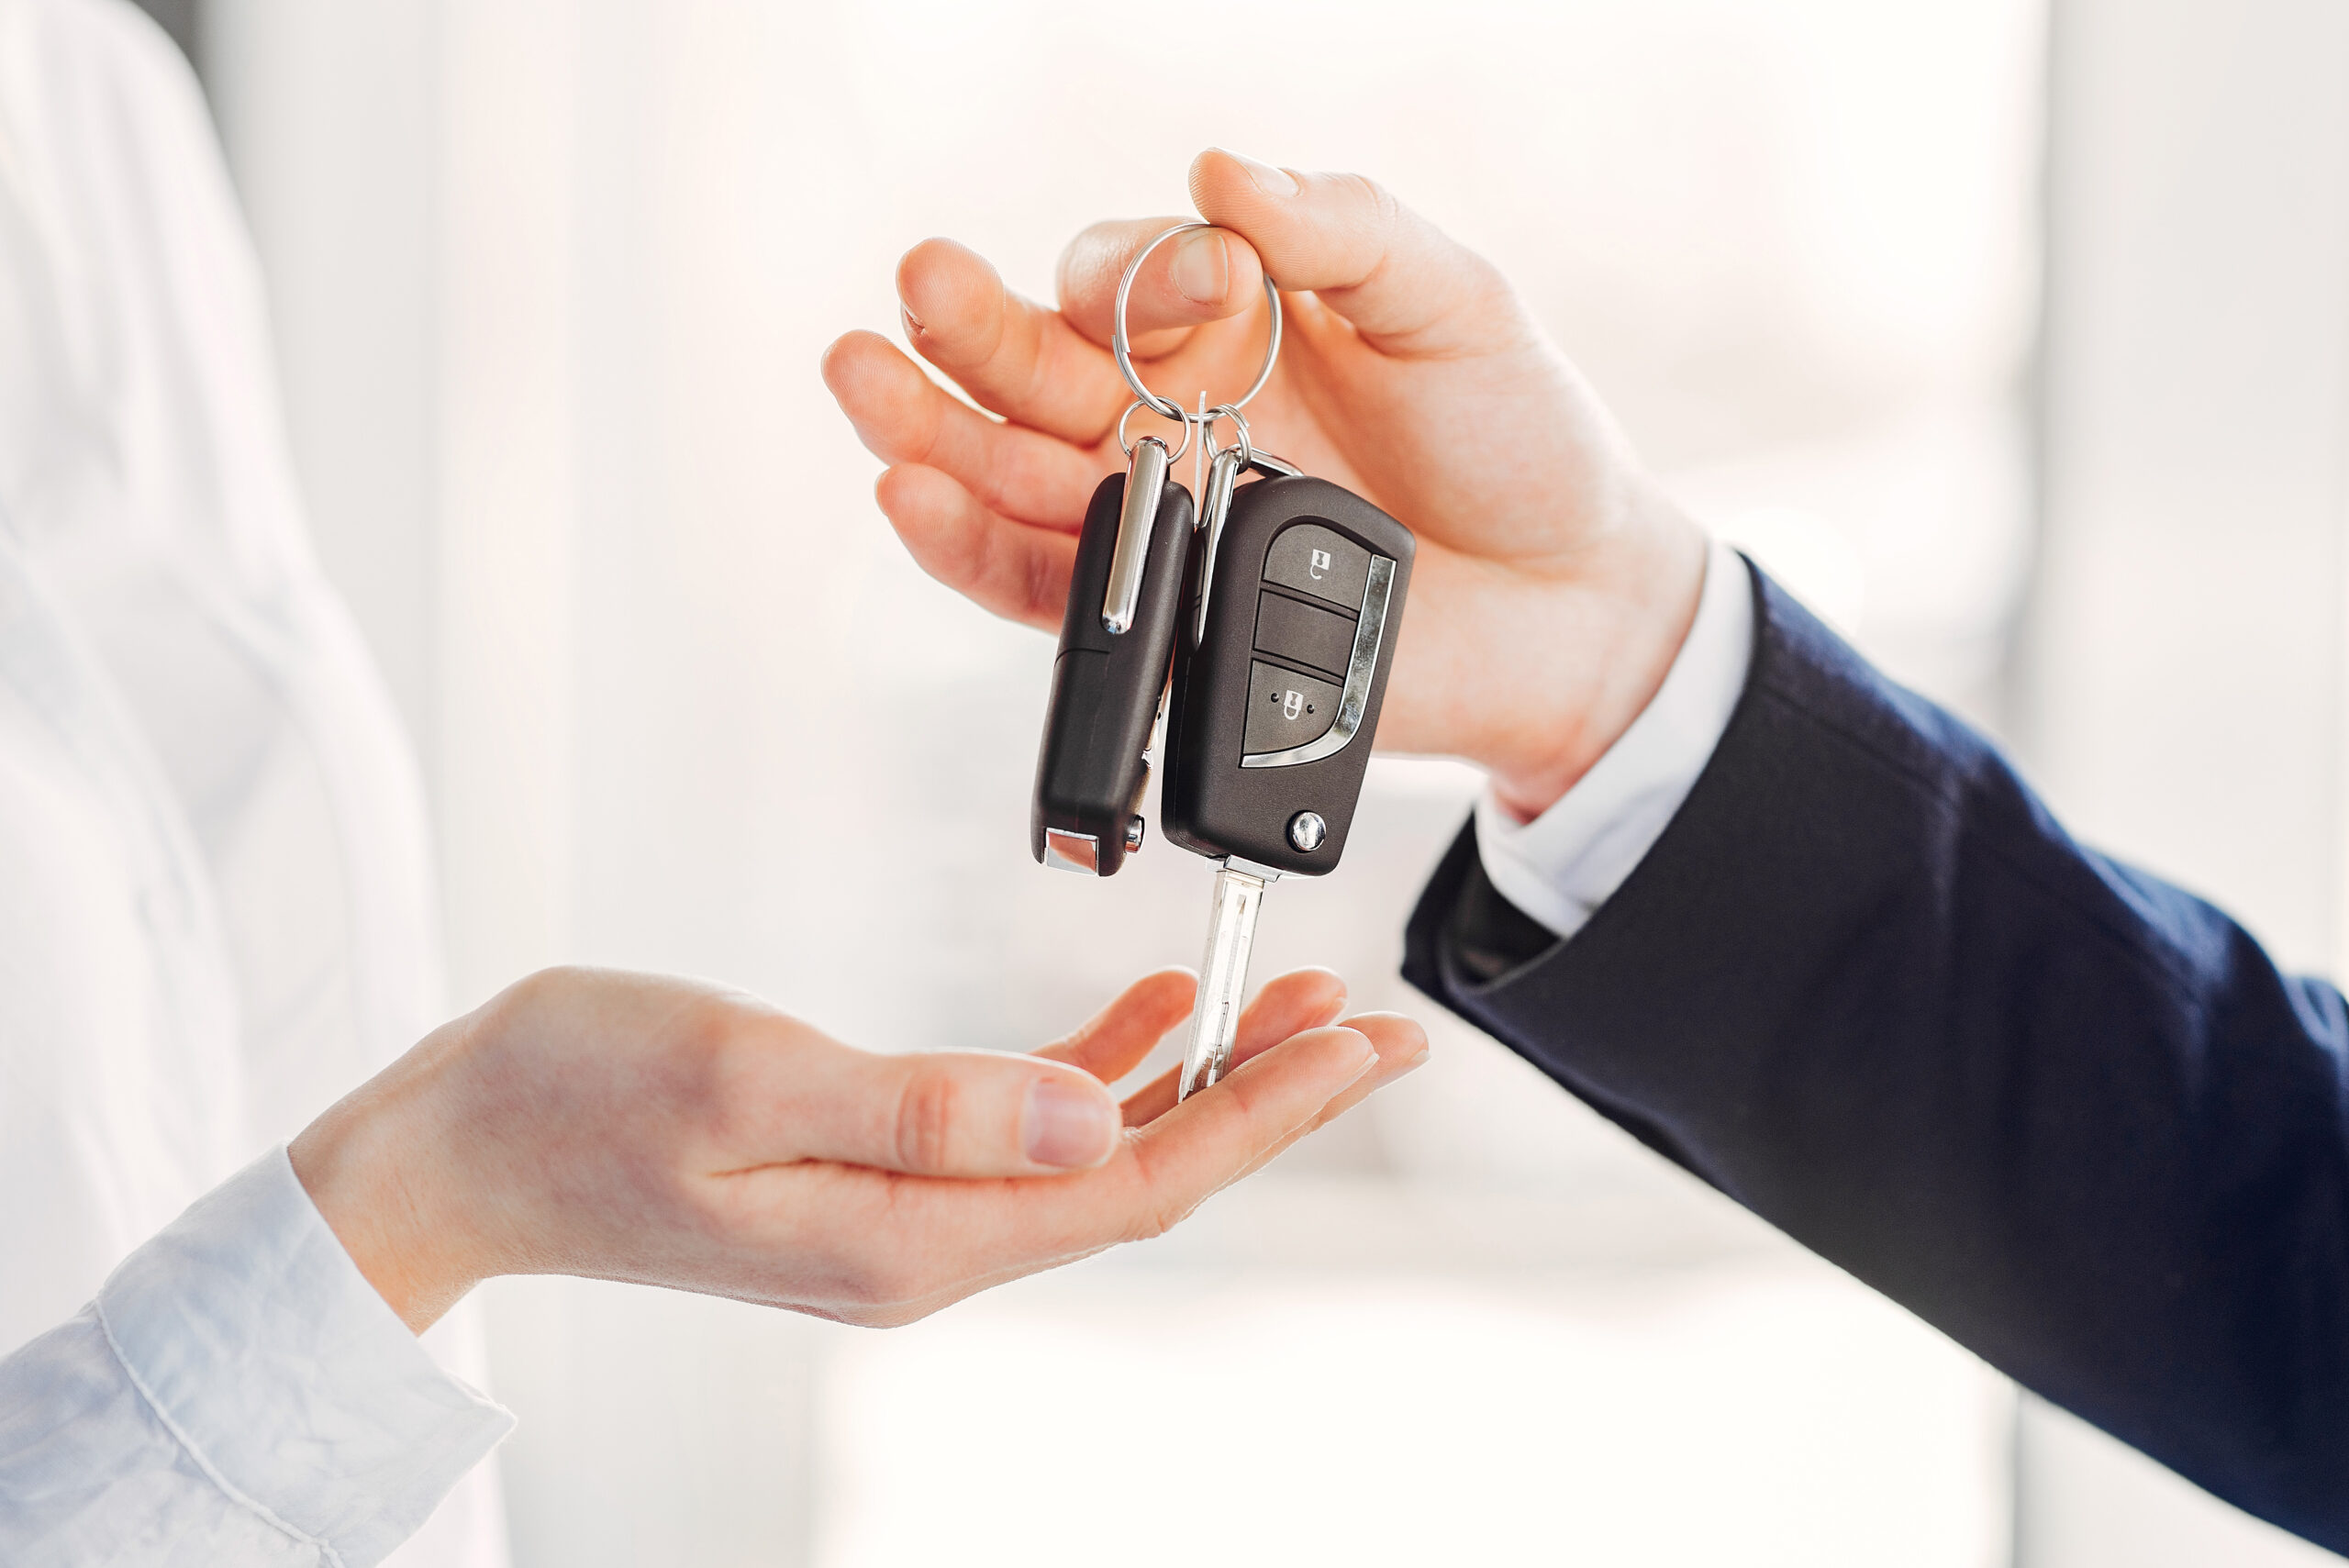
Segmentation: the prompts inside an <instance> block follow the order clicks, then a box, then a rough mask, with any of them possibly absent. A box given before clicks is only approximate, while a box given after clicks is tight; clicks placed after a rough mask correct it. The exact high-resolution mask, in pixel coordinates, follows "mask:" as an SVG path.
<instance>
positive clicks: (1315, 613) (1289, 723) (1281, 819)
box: [1160, 477, 1414, 876]
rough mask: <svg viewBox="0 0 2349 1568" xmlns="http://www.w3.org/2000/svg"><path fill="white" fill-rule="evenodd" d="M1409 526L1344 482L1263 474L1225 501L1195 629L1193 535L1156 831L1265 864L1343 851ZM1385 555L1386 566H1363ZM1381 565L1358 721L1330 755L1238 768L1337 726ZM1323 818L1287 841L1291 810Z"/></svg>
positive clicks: (1198, 550)
mask: <svg viewBox="0 0 2349 1568" xmlns="http://www.w3.org/2000/svg"><path fill="white" fill-rule="evenodd" d="M1413 554H1414V545H1413V541H1412V539H1411V531H1410V529H1408V528H1405V527H1404V526H1403V525H1402V524H1401V523H1398V522H1397V521H1396V520H1395V519H1394V518H1392V517H1388V516H1387V515H1386V513H1384V512H1382V511H1380V510H1379V509H1378V508H1377V507H1375V506H1372V505H1371V504H1370V503H1369V502H1367V501H1365V500H1364V499H1363V498H1362V497H1361V496H1359V495H1354V494H1353V492H1352V491H1350V490H1347V489H1344V488H1343V487H1341V486H1340V485H1336V484H1330V482H1329V481H1327V480H1323V479H1313V478H1310V477H1294V478H1275V479H1262V480H1257V481H1254V482H1252V483H1251V484H1243V485H1241V487H1240V489H1239V490H1238V491H1237V492H1236V493H1234V495H1232V498H1231V511H1230V517H1228V518H1227V519H1226V521H1225V523H1224V526H1223V531H1222V538H1221V539H1220V541H1219V543H1218V545H1217V547H1216V556H1215V562H1214V567H1213V571H1214V580H1213V582H1212V583H1211V584H1208V616H1207V629H1206V633H1205V636H1204V637H1199V636H1197V626H1198V614H1197V607H1198V577H1199V574H1200V571H1201V566H1202V562H1204V561H1205V558H1206V550H1205V547H1204V542H1203V541H1202V542H1201V543H1199V544H1197V545H1195V546H1194V547H1193V550H1192V552H1191V562H1190V567H1189V570H1187V571H1186V573H1185V574H1184V575H1185V583H1186V590H1187V591H1186V594H1185V595H1184V605H1183V624H1182V628H1181V632H1180V635H1179V638H1178V640H1177V642H1176V644H1175V673H1174V687H1173V695H1171V697H1170V698H1169V701H1168V707H1167V714H1166V778H1165V781H1164V784H1163V790H1162V792H1161V803H1160V817H1161V826H1162V828H1163V830H1164V832H1165V834H1166V837H1167V838H1168V839H1170V840H1173V841H1175V843H1177V844H1180V845H1182V846H1183V848H1185V849H1186V850H1189V851H1193V852H1194V853H1197V854H1202V855H1208V856H1210V857H1222V856H1226V855H1237V856H1240V857H1241V859H1243V860H1248V861H1252V862H1255V863H1256V864H1258V865H1261V866H1266V867H1269V868H1271V869H1273V870H1275V871H1279V872H1284V873H1291V874H1294V875H1299V876H1318V875H1320V874H1321V873H1324V872H1327V871H1330V870H1331V869H1332V868H1333V867H1335V866H1336V865H1337V863H1338V860H1339V857H1340V856H1341V855H1342V854H1343V853H1344V852H1345V847H1346V833H1347V830H1348V829H1349V828H1352V827H1353V816H1354V805H1355V802H1356V801H1357V800H1359V799H1360V797H1361V795H1362V780H1363V772H1364V769H1365V768H1367V767H1368V766H1369V763H1370V751H1371V742H1372V740H1373V738H1374V737H1375V735H1376V733H1377V730H1378V710H1379V706H1380V705H1381V703H1382V702H1383V700H1384V699H1385V697H1386V676H1387V673H1388V671H1389V670H1390V669H1392V667H1393V666H1394V662H1395V638H1396V633H1397V631H1398V630H1399V629H1400V628H1401V626H1402V619H1403V603H1404V599H1405V597H1406V595H1407V591H1408V588H1409V586H1410V579H1411V559H1412V556H1413ZM1382 560H1383V561H1384V562H1387V563H1388V564H1387V565H1386V568H1385V570H1384V573H1379V572H1375V571H1373V570H1372V568H1373V564H1374V563H1375V562H1380V561H1382ZM1381 576H1383V577H1384V579H1385V582H1384V584H1383V589H1384V592H1383V616H1381V615H1374V617H1373V624H1374V625H1375V627H1376V638H1377V641H1376V651H1375V660H1371V661H1369V662H1366V664H1365V668H1366V669H1367V670H1368V671H1369V672H1370V676H1369V687H1368V691H1367V693H1366V694H1365V695H1364V702H1363V709H1362V717H1361V721H1360V724H1359V726H1358V727H1357V728H1355V729H1354V731H1353V737H1352V739H1350V740H1347V741H1346V743H1345V744H1344V745H1342V746H1341V747H1340V748H1339V749H1338V750H1337V751H1334V752H1332V753H1330V755H1328V756H1324V757H1321V758H1319V759H1318V760H1315V761H1311V762H1296V763H1291V764H1288V765H1282V766H1253V767H1244V766H1242V765H1241V759H1242V758H1243V757H1246V756H1248V755H1249V754H1251V753H1254V754H1256V755H1257V756H1258V758H1259V759H1260V761H1261V760H1262V759H1264V758H1266V757H1271V756H1278V755H1281V754H1282V753H1284V752H1285V751H1292V750H1295V749H1297V747H1300V746H1303V745H1307V744H1309V743H1311V742H1313V741H1315V740H1319V738H1320V737H1321V736H1322V735H1323V734H1325V733H1326V732H1327V731H1328V730H1329V729H1330V727H1331V725H1332V724H1333V723H1335V722H1336V720H1337V717H1338V713H1337V707H1338V704H1339V701H1340V697H1341V692H1342V688H1343V685H1344V683H1345V679H1346V676H1347V674H1348V673H1349V665H1350V664H1351V662H1352V660H1353V653H1354V651H1355V648H1356V646H1357V638H1356V631H1357V628H1359V627H1360V626H1361V624H1362V622H1363V620H1364V612H1365V608H1366V604H1365V595H1373V594H1375V590H1376V589H1377V588H1378V587H1379V586H1380V584H1379V583H1378V581H1377V580H1378V579H1379V578H1380V577H1381ZM1302 812H1312V813H1314V814H1315V815H1317V816H1319V817H1320V818H1321V821H1322V823H1323V826H1324V834H1323V837H1322V838H1321V840H1320V841H1319V843H1318V844H1317V845H1315V847H1314V848H1312V849H1311V850H1300V849H1298V848H1297V845H1296V843H1295V842H1294V841H1293V840H1292V839H1291V837H1290V824H1291V823H1292V822H1293V821H1295V820H1296V818H1297V816H1298V814H1299V813H1302Z"/></svg>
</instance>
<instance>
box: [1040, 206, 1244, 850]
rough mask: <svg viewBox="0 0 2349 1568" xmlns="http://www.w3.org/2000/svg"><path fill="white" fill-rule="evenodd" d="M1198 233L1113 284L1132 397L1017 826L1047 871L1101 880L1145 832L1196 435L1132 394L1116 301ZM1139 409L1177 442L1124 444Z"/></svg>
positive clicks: (1089, 516) (1087, 529)
mask: <svg viewBox="0 0 2349 1568" xmlns="http://www.w3.org/2000/svg"><path fill="white" fill-rule="evenodd" d="M1207 227H1208V226H1207V225H1206V224H1203V223H1193V224H1185V225H1182V226H1180V227H1178V228H1171V229H1168V230H1167V231H1166V232H1165V233H1163V234H1162V235H1160V236H1159V237H1158V238H1157V239H1153V240H1152V241H1151V242H1150V244H1148V245H1147V246H1145V247H1143V249H1142V250H1141V254H1140V255H1138V256H1136V257H1135V258H1134V260H1133V261H1132V262H1131V263H1130V265H1129V266H1128V267H1127V269H1126V273H1125V276H1124V277H1123V278H1122V279H1120V280H1119V284H1118V303H1117V310H1116V315H1115V326H1114V328H1113V331H1112V335H1111V345H1112V348H1113V349H1114V350H1115V352H1116V355H1117V359H1118V363H1119V367H1120V368H1121V369H1122V370H1123V371H1124V372H1125V376H1126V380H1127V382H1128V383H1129V384H1130V385H1131V386H1132V387H1133V389H1134V402H1133V403H1132V404H1130V406H1128V407H1127V409H1126V411H1125V413H1124V414H1122V415H1120V416H1119V419H1118V445H1119V447H1120V448H1122V449H1123V450H1124V451H1125V453H1126V459H1127V469H1126V473H1124V474H1123V475H1122V476H1120V475H1119V474H1115V473H1112V474H1110V475H1108V477H1107V478H1105V479H1103V480H1102V481H1101V484H1100V485H1099V487H1098V488H1097V489H1096V490H1095V491H1094V493H1093V501H1092V504H1091V505H1090V506H1088V507H1087V508H1086V511H1085V526H1084V528H1083V530H1082V531H1081V532H1080V533H1079V534H1078V536H1077V545H1076V561H1075V563H1074V569H1073V570H1072V572H1071V573H1070V581H1069V595H1068V603H1067V606H1066V607H1065V608H1064V609H1063V611H1062V615H1061V640H1060V650H1059V651H1058V653H1057V654H1055V655H1054V657H1053V660H1052V695H1051V697H1050V698H1048V699H1047V701H1046V704H1045V708H1044V735H1043V740H1042V742H1041V745H1040V746H1039V747H1038V749H1037V756H1036V787H1035V792H1034V795H1033V796H1032V800H1031V804H1030V810H1029V817H1028V841H1029V851H1030V853H1031V854H1033V855H1034V856H1035V857H1036V859H1037V860H1038V861H1039V862H1041V863H1043V864H1044V865H1047V866H1050V867H1052V868H1053V869H1054V870H1057V871H1071V872H1075V873H1080V874H1083V875H1091V876H1113V875H1115V874H1116V873H1117V871H1118V868H1119V867H1120V866H1122V865H1123V864H1125V860H1126V856H1127V855H1129V854H1130V853H1132V852H1133V851H1136V850H1138V849H1140V848H1141V840H1142V836H1143V833H1144V831H1145V828H1144V825H1143V822H1142V818H1141V810H1140V807H1141V796H1142V791H1143V790H1144V789H1145V788H1146V787H1147V786H1148V784H1149V782H1150V765H1149V762H1148V761H1147V759H1146V757H1145V755H1144V753H1145V752H1146V751H1148V749H1149V746H1150V740H1151V731H1152V728H1153V727H1154V725H1155V723H1156V720H1157V717H1158V715H1159V712H1160V707H1161V703H1162V700H1163V695H1164V693H1165V691H1166V678H1167V666H1168V662H1169V661H1170V659H1171V658H1172V656H1173V653H1174V649H1175V615H1176V612H1177V608H1178V606H1179V605H1180V602H1181V599H1182V595H1183V569H1184V563H1185V560H1186V551H1187V549H1188V545H1189V536H1190V533H1191V530H1192V524H1193V522H1194V517H1193V513H1192V510H1191V493H1190V492H1189V491H1187V490H1186V489H1184V488H1183V486H1182V485H1180V484H1172V483H1170V482H1169V481H1168V478H1167V474H1168V472H1169V470H1171V469H1172V468H1173V466H1174V463H1175V459H1177V458H1179V457H1181V456H1182V455H1183V453H1184V451H1185V450H1186V449H1187V448H1188V447H1189V446H1190V443H1191V439H1192V435H1193V432H1194V430H1199V431H1201V432H1202V433H1203V432H1204V429H1205V427H1204V425H1203V424H1202V423H1201V421H1199V420H1197V419H1195V418H1193V417H1191V415H1190V414H1188V413H1187V412H1186V410H1185V409H1184V407H1183V406H1182V405H1181V404H1179V403H1176V402H1175V401H1173V400H1172V399H1171V398H1165V397H1161V396H1160V395H1157V394H1156V393H1153V392H1152V391H1151V390H1150V389H1149V388H1147V387H1145V386H1143V385H1142V384H1141V376H1140V374H1139V373H1136V372H1135V370H1134V368H1133V350H1132V346H1131V344H1130V342H1129V341H1128V339H1127V337H1126V301H1127V298H1128V296H1129V295H1130V294H1131V292H1132V289H1133V280H1134V274H1135V272H1138V271H1139V270H1140V268H1141V262H1142V261H1143V259H1144V258H1146V257H1148V256H1149V254H1150V253H1151V251H1152V250H1156V249H1157V248H1158V247H1159V246H1160V245H1162V244H1163V243H1164V242H1165V241H1166V240H1168V239H1172V238H1173V237H1174V236H1175V235H1177V234H1183V233H1187V232H1189V231H1190V230H1191V229H1194V228H1207ZM1264 294H1265V296H1266V298H1267V299H1269V300H1270V301H1271V303H1272V309H1273V336H1272V342H1271V344H1270V346H1269V347H1268V348H1267V349H1266V350H1265V353H1264V370H1263V371H1262V372H1261V373H1258V375H1257V377H1256V385H1255V386H1252V387H1250V388H1249V389H1248V391H1247V392H1246V393H1245V394H1243V395H1241V398H1240V399H1239V401H1240V402H1241V403H1245V402H1247V401H1248V399H1249V398H1250V397H1252V396H1254V395H1255V393H1256V389H1257V387H1261V386H1263V385H1264V379H1265V377H1266V376H1269V375H1270V374H1271V373H1272V368H1273V360H1274V358H1275V356H1276V355H1277V354H1278V353H1279V351H1280V293H1279V291H1278V290H1277V289H1275V287H1274V286H1273V284H1272V282H1271V280H1270V279H1267V280H1265V284H1264ZM1201 401H1202V403H1204V401H1205V399H1204V397H1203V398H1202V400H1201ZM1143 409H1148V410H1149V411H1151V412H1152V413H1154V414H1156V415H1158V416H1159V417H1162V418H1165V419H1172V420H1174V421H1175V422H1176V423H1177V424H1179V425H1181V426H1182V428H1183V436H1182V439H1181V440H1180V441H1178V442H1177V443H1176V444H1175V447H1174V448H1173V449H1172V450H1169V449H1168V448H1167V445H1166V443H1165V442H1164V441H1163V440H1161V439H1158V438H1157V437H1155V436H1144V437H1142V438H1141V439H1140V440H1129V439H1127V437H1126V425H1127V422H1128V421H1130V419H1132V417H1134V415H1135V414H1137V413H1139V412H1141V410H1143Z"/></svg>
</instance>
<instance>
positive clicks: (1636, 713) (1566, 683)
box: [1473, 485, 1710, 822]
mask: <svg viewBox="0 0 2349 1568" xmlns="http://www.w3.org/2000/svg"><path fill="white" fill-rule="evenodd" d="M1627 512H1628V513H1629V517H1628V520H1627V522H1626V524H1625V525H1624V526H1623V527H1622V528H1620V529H1619V530H1618V531H1617V532H1616V534H1615V536H1614V537H1613V538H1611V539H1609V540H1607V541H1606V542H1605V543H1604V544H1603V545H1602V546H1601V548H1600V549H1599V550H1597V551H1596V552H1594V554H1593V555H1592V556H1591V557H1589V558H1586V559H1584V560H1582V561H1578V562H1575V565H1574V567H1573V569H1572V573H1571V575H1569V576H1567V577H1565V578H1564V580H1562V581H1561V582H1560V583H1559V584H1558V585H1557V586H1556V587H1555V589H1554V590H1553V601H1552V605H1551V606H1550V609H1549V613H1547V614H1546V615H1545V616H1543V617H1542V621H1543V622H1544V623H1545V624H1546V625H1548V626H1550V627H1552V628H1556V640H1555V642H1554V644H1553V648H1552V650H1551V657H1550V658H1548V659H1546V660H1538V661H1527V662H1524V663H1522V664H1520V668H1522V669H1524V670H1525V671H1526V672H1527V673H1529V674H1530V675H1531V677H1532V678H1533V680H1534V681H1536V682H1539V683H1541V684H1542V688H1543V689H1542V690H1539V691H1528V692H1526V693H1525V694H1524V695H1523V700H1521V701H1520V702H1518V703H1514V704H1511V705H1508V706H1510V707H1511V708H1512V709H1513V710H1514V711H1515V712H1517V713H1519V714H1521V715H1524V716H1526V717H1527V718H1528V719H1529V720H1530V721H1529V722H1521V723H1518V724H1513V725H1508V726H1506V727H1503V728H1500V729H1498V730H1497V731H1496V732H1495V733H1494V734H1493V735H1492V736H1491V738H1490V740H1489V742H1488V744H1487V745H1486V747H1485V748H1484V749H1483V750H1484V751H1485V754H1484V755H1481V756H1475V757H1474V758H1473V760H1474V761H1476V762H1479V763H1481V764H1482V765H1483V766H1484V768H1485V769H1486V773H1488V774H1489V775H1490V778H1491V782H1492V789H1493V794H1494V796H1495V798H1496V799H1497V801H1498V803H1499V804H1500V806H1502V807H1503V809H1505V810H1506V811H1508V813H1509V814H1510V815H1511V816H1513V817H1516V818H1517V819H1518V820H1519V821H1520V822H1530V821H1531V820H1532V819H1533V818H1534V817H1539V816H1541V815H1542V813H1543V812H1544V811H1547V810H1548V809H1549V808H1550V807H1551V806H1554V805H1555V804H1557V802H1558V801H1559V799H1560V798H1562V797H1563V796H1564V795H1565V794H1566V792H1567V791H1568V790H1570V789H1572V788H1573V787H1574V786H1575V784H1578V783H1580V782H1581V780H1582V778H1583V775H1585V774H1586V773H1589V772H1590V770H1591V769H1592V768H1593V767H1594V766H1596V765H1597V764H1598V760H1599V759H1600V758H1601V757H1604V756H1605V755H1606V754H1607V753H1608V751H1609V750H1610V749H1611V748H1612V747H1613V746H1614V745H1615V743H1616V742H1617V741H1618V740H1621V739H1622V738H1623V735H1624V733H1625V732H1626V731H1628V730H1629V729H1630V728H1631V726H1632V724H1633V723H1634V722H1635V721H1636V720H1637V719H1638V718H1639V717H1640V715H1641V714H1642V713H1644V712H1645V711H1646V710H1647V708H1648V706H1649V705H1650V704H1651V703H1653V701H1654V700H1655V696H1656V694H1657V693H1658V692H1659V691H1660V690H1662V689H1663V686H1664V680H1665V678H1666V677H1667V676H1668V675H1670V674H1671V673H1672V668H1673V664H1674V662H1675V661H1676V660H1677V659H1678V658H1679V656H1680V651H1681V649H1682V648H1683V647H1684V646H1685V645H1686V644H1687V639H1688V633H1689V630H1690V628H1692V627H1694V626H1695V624H1696V620H1697V610H1698V605H1699V604H1700V603H1701V601H1702V600H1703V597H1704V588H1705V573H1706V561H1707V556H1708V552H1709V548H1710V546H1709V540H1708V539H1707V536H1706V535H1705V532H1704V530H1703V529H1702V528H1699V527H1698V526H1697V524H1696V523H1695V522H1694V521H1693V520H1691V519H1690V518H1689V517H1687V514H1685V513H1683V512H1682V511H1680V509H1679V508H1678V507H1677V506H1675V505H1674V504H1673V503H1672V502H1671V501H1670V500H1669V499H1668V498H1666V497H1665V496H1664V495H1663V494H1662V493H1661V492H1660V491H1658V490H1656V489H1655V488H1654V487H1653V486H1652V485H1642V486H1641V487H1640V489H1639V490H1638V491H1637V492H1636V493H1635V497H1634V499H1633V500H1632V502H1631V506H1629V507H1628V508H1627Z"/></svg>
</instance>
